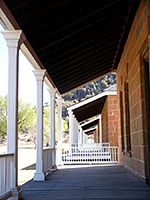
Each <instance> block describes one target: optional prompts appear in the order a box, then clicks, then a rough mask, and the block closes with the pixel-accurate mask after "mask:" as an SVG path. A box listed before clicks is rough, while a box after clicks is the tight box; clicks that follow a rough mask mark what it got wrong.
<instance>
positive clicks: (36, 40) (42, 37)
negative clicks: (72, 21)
mask: <svg viewBox="0 0 150 200" xmlns="http://www.w3.org/2000/svg"><path fill="white" fill-rule="evenodd" d="M123 10H124V8H120V9H119V10H115V11H113V12H112V13H111V14H109V15H106V16H105V17H102V18H100V19H98V20H95V21H93V22H92V23H89V24H88V25H85V26H82V27H81V28H77V29H76V30H70V29H69V32H68V33H66V30H65V29H64V30H63V31H64V32H63V33H59V32H60V31H59V30H57V31H53V32H47V33H43V34H39V36H37V37H36V36H35V35H34V36H33V37H34V38H32V41H33V42H32V45H33V46H34V45H35V44H37V43H41V44H42V43H43V42H44V41H45V40H47V39H49V38H52V36H55V38H56V37H57V38H56V39H55V42H53V41H54V38H52V40H51V43H50V44H49V45H48V46H52V45H54V44H57V43H59V42H61V41H63V40H66V39H68V38H70V37H72V36H74V35H76V34H81V32H83V31H85V30H86V31H87V29H88V28H91V27H92V26H94V25H96V26H97V24H98V23H100V22H102V21H103V22H104V20H106V19H107V20H108V22H109V20H110V19H111V18H112V16H113V15H118V13H120V12H122V15H121V16H123ZM116 19H117V18H116ZM108 22H107V21H106V23H108ZM57 33H59V34H60V35H59V36H56V34H57ZM28 39H29V41H30V37H28ZM45 48H47V47H43V48H42V50H43V49H45Z"/></svg>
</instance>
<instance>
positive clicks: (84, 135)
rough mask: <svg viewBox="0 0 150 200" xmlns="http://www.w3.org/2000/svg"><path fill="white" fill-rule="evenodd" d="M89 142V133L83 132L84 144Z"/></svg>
mask: <svg viewBox="0 0 150 200" xmlns="http://www.w3.org/2000/svg"><path fill="white" fill-rule="evenodd" d="M86 143H87V134H85V133H83V144H86Z"/></svg>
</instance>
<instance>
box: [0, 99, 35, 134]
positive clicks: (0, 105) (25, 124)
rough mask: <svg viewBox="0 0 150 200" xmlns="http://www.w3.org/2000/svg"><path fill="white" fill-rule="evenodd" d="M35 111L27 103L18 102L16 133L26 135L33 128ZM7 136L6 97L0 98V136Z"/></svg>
mask: <svg viewBox="0 0 150 200" xmlns="http://www.w3.org/2000/svg"><path fill="white" fill-rule="evenodd" d="M35 118H36V111H35V108H33V107H32V105H31V104H29V103H23V101H22V100H20V101H19V105H18V132H20V133H27V132H28V131H29V130H30V129H32V127H33V126H35ZM2 134H7V96H5V97H2V96H0V135H2Z"/></svg>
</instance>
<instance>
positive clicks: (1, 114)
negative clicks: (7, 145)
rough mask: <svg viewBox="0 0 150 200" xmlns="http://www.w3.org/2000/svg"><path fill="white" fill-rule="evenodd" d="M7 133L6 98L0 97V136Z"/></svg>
mask: <svg viewBox="0 0 150 200" xmlns="http://www.w3.org/2000/svg"><path fill="white" fill-rule="evenodd" d="M6 133H7V96H5V97H2V96H0V136H1V135H2V134H4V135H5V134H6Z"/></svg>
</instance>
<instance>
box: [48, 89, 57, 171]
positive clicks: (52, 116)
mask: <svg viewBox="0 0 150 200" xmlns="http://www.w3.org/2000/svg"><path fill="white" fill-rule="evenodd" d="M56 90H57V89H56V88H49V89H48V91H49V94H50V134H51V148H52V149H53V150H54V151H53V153H52V159H53V160H52V165H53V168H54V169H56V152H55V151H56V150H55V95H56Z"/></svg>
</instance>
